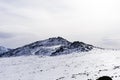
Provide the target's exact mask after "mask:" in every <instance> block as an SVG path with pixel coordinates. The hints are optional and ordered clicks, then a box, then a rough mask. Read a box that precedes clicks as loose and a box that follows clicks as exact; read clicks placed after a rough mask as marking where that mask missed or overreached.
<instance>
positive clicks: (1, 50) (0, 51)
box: [0, 46, 10, 54]
mask: <svg viewBox="0 0 120 80" xmlns="http://www.w3.org/2000/svg"><path fill="white" fill-rule="evenodd" d="M9 50H10V49H8V48H5V47H3V46H0V54H2V53H4V52H7V51H9Z"/></svg>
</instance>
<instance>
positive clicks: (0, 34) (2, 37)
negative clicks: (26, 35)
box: [0, 32, 15, 39]
mask: <svg viewBox="0 0 120 80" xmlns="http://www.w3.org/2000/svg"><path fill="white" fill-rule="evenodd" d="M12 37H15V34H12V33H7V32H0V38H1V39H4V38H12Z"/></svg>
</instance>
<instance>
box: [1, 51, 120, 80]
mask: <svg viewBox="0 0 120 80" xmlns="http://www.w3.org/2000/svg"><path fill="white" fill-rule="evenodd" d="M100 76H110V77H112V78H113V80H120V51H112V50H92V51H90V52H83V53H75V54H68V55H60V56H54V57H48V56H47V57H40V56H20V57H9V58H0V80H96V78H98V77H100Z"/></svg>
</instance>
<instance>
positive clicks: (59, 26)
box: [0, 0, 120, 45]
mask: <svg viewBox="0 0 120 80" xmlns="http://www.w3.org/2000/svg"><path fill="white" fill-rule="evenodd" d="M119 3H120V1H119V0H82V1H81V0H34V1H33V0H17V1H14V0H11V1H9V0H1V1H0V31H7V32H11V33H12V32H14V33H29V34H33V35H36V36H39V37H38V38H40V39H43V38H47V37H51V36H63V37H65V38H68V39H70V40H75V39H78V40H82V41H86V42H88V43H92V44H96V45H97V43H98V42H99V41H101V40H102V39H103V38H104V37H106V36H108V35H109V34H114V35H116V34H119V33H120V32H119V30H120V27H119V26H120V23H119V21H120V6H119ZM109 37H112V38H114V36H112V35H111V36H109ZM118 37H120V36H118ZM19 38H21V39H22V37H19ZM33 38H34V36H33ZM23 42H24V40H23ZM3 44H4V43H3ZM21 44H22V43H21Z"/></svg>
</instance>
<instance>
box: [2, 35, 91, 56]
mask: <svg viewBox="0 0 120 80" xmlns="http://www.w3.org/2000/svg"><path fill="white" fill-rule="evenodd" d="M92 49H93V46H92V45H89V44H86V43H83V42H79V41H75V42H70V41H68V40H66V39H64V38H62V37H53V38H49V39H46V40H41V41H36V42H34V43H31V44H28V45H25V46H23V47H19V48H16V49H13V50H10V51H8V52H4V53H2V54H0V57H10V56H21V55H41V56H56V55H62V54H70V53H72V52H85V51H90V50H92Z"/></svg>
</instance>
